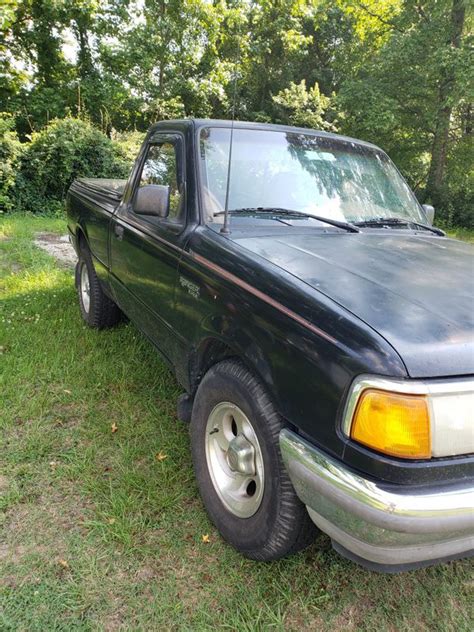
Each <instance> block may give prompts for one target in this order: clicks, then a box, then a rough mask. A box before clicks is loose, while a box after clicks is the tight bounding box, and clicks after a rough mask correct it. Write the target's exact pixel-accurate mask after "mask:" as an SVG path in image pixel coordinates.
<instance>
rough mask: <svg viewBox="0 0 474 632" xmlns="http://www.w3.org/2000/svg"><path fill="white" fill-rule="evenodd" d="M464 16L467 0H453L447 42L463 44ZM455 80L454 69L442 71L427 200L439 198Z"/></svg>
mask: <svg viewBox="0 0 474 632" xmlns="http://www.w3.org/2000/svg"><path fill="white" fill-rule="evenodd" d="M464 18H465V6H464V0H453V4H452V7H451V15H450V24H449V39H448V41H447V45H448V47H452V48H459V47H460V45H461V35H462V31H463V27H464ZM455 81H456V77H455V73H454V68H452V67H448V68H445V69H443V70H442V73H441V77H440V87H439V92H438V114H437V117H436V127H435V132H434V137H433V144H432V146H431V162H430V170H429V173H428V180H427V184H426V196H425V197H426V199H427V200H428V199H429V200H430V201H434V202H436V200H437V199H438V198H439V194H440V192H441V188H442V184H443V179H444V173H445V169H446V157H447V153H448V140H449V127H450V123H451V115H452V111H453V106H452V104H451V103H450V102H449V96H450V94H451V92H452V90H453V87H454V84H455Z"/></svg>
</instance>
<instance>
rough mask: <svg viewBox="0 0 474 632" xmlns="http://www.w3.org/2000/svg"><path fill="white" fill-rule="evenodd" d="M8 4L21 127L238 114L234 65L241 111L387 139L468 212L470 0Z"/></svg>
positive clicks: (9, 54)
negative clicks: (72, 120)
mask: <svg viewBox="0 0 474 632" xmlns="http://www.w3.org/2000/svg"><path fill="white" fill-rule="evenodd" d="M3 5H4V6H3ZM3 5H2V9H1V12H0V34H1V36H0V63H1V64H2V73H1V75H0V110H3V111H5V112H9V113H10V114H11V115H12V116H13V117H14V120H15V127H16V131H17V132H18V135H19V138H20V140H21V141H23V142H25V141H27V140H28V139H29V137H30V136H31V134H32V132H38V131H40V130H42V129H43V128H45V127H46V126H47V125H48V124H49V122H50V121H51V120H54V119H56V118H61V119H62V118H68V117H72V116H75V117H77V118H79V119H85V120H87V121H90V122H91V123H92V124H93V125H95V126H96V127H97V128H99V129H100V130H101V131H102V132H104V133H105V134H106V135H107V136H109V137H115V136H116V135H117V133H122V132H130V131H131V130H140V131H141V132H144V131H145V130H146V129H147V128H148V127H149V126H150V124H151V123H154V122H156V121H158V120H163V119H170V118H177V117H182V116H196V117H210V118H230V114H231V110H232V103H233V101H234V77H235V76H237V77H238V81H237V99H236V108H235V112H236V116H237V118H239V119H248V120H255V121H262V122H272V121H281V122H286V123H293V124H296V125H303V126H309V127H317V128H319V129H334V128H335V127H336V126H337V129H338V130H339V131H340V132H342V133H345V134H348V135H350V136H354V137H357V138H362V139H364V140H369V141H372V142H375V143H376V144H377V145H379V146H381V147H382V148H383V149H384V150H386V151H387V152H388V153H389V154H390V156H391V157H392V158H393V159H394V161H395V162H396V164H397V166H398V167H399V168H400V170H401V171H402V173H403V174H404V175H405V177H406V178H407V179H408V182H409V183H410V185H411V186H412V187H413V188H414V189H415V192H416V194H417V195H418V196H419V197H420V199H421V200H422V201H427V202H432V203H434V204H435V206H436V207H437V212H438V217H441V218H443V220H444V221H446V222H464V223H466V222H467V223H469V222H471V221H472V215H473V211H472V180H470V179H469V178H466V177H464V176H465V174H466V172H469V171H470V170H471V166H472V164H473V162H474V155H473V149H472V147H473V143H472V136H473V129H474V108H473V106H472V103H473V102H474V82H473V74H472V67H473V66H474V47H473V45H472V44H473V36H472V33H473V28H472V27H473V15H474V14H473V13H472V12H471V11H469V5H468V2H467V1H466V0H436V2H434V1H433V0H420V1H417V2H415V3H413V2H407V1H406V0H364V2H359V0H318V1H317V2H316V1H315V0H279V1H278V2H276V1H275V0H256V1H255V2H248V0H213V2H209V0H166V1H165V0H146V1H145V2H138V0H117V1H116V2H106V3H105V4H104V3H100V2H99V1H98V0H70V1H68V2H65V0H54V1H51V0H4V1H3ZM463 170H464V171H463ZM10 190H11V189H10ZM9 195H10V194H9ZM55 195H56V193H55ZM53 199H57V198H53ZM27 206H31V205H30V204H29V203H28V204H27ZM33 206H34V205H33Z"/></svg>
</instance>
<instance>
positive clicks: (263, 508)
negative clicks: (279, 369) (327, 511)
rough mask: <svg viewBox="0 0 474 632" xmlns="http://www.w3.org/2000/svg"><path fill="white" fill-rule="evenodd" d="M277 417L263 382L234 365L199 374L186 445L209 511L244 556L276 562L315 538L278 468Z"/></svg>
mask: <svg viewBox="0 0 474 632" xmlns="http://www.w3.org/2000/svg"><path fill="white" fill-rule="evenodd" d="M283 427H284V424H283V420H282V419H281V417H280V415H279V414H278V412H277V411H276V409H275V408H274V406H273V403H272V401H271V399H270V397H269V396H268V394H267V391H266V390H265V388H264V386H263V385H262V384H261V382H260V381H259V380H258V379H257V378H256V377H255V376H254V375H253V374H252V373H250V372H249V371H248V370H247V369H246V368H245V366H244V365H243V364H242V363H241V362H239V361H237V360H225V361H223V362H220V363H219V364H216V365H215V366H214V367H212V368H211V369H210V370H209V371H208V372H207V373H206V375H205V376H204V378H203V380H202V382H201V384H200V386H199V388H198V391H197V393H196V397H195V400H194V405H193V412H192V419H191V427H190V432H191V447H192V453H193V462H194V469H195V473H196V478H197V482H198V486H199V491H200V493H201V497H202V499H203V501H204V505H205V507H206V509H207V512H208V514H209V516H210V518H211V520H212V521H213V522H214V524H215V525H216V527H217V528H218V530H219V531H220V533H221V534H222V536H223V537H224V538H225V539H226V540H227V541H228V542H229V543H230V544H232V545H233V546H234V547H235V548H236V549H237V550H239V551H240V552H241V553H243V554H244V555H246V556H247V557H250V558H253V559H257V560H272V559H278V558H280V557H283V556H285V555H288V554H291V553H295V552H296V551H298V550H300V549H302V548H304V547H306V546H307V545H308V544H310V543H311V542H312V541H313V539H314V536H315V534H316V527H315V526H314V524H313V523H312V522H311V519H310V518H309V516H308V513H307V511H306V508H305V507H304V505H303V504H302V503H301V501H300V500H299V499H298V497H297V496H296V494H295V491H294V489H293V486H292V484H291V481H290V479H289V477H288V474H287V473H286V470H285V467H284V465H283V462H282V459H281V455H280V448H279V443H278V440H279V434H280V430H281V429H282V428H283Z"/></svg>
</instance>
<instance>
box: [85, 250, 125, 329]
mask: <svg viewBox="0 0 474 632" xmlns="http://www.w3.org/2000/svg"><path fill="white" fill-rule="evenodd" d="M82 274H87V277H88V280H89V305H88V306H87V305H85V304H84V300H85V299H83V294H82V292H81V275H82ZM75 281H76V289H77V294H78V297H79V308H80V310H81V316H82V318H83V320H84V321H85V322H86V323H87V324H88V325H89V327H94V328H95V329H105V328H107V327H113V326H114V325H117V323H119V322H120V321H121V320H122V312H121V311H120V309H119V308H118V307H117V305H116V304H115V303H114V302H113V301H112V299H110V298H109V297H108V296H107V295H106V294H105V293H104V291H103V289H102V287H101V285H100V282H99V279H98V278H97V274H96V271H95V269H94V264H93V263H92V257H91V254H90V252H89V250H88V248H87V246H85V245H83V246H82V247H81V248H80V250H79V259H78V262H77V264H76V275H75Z"/></svg>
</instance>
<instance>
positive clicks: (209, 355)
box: [189, 330, 279, 407]
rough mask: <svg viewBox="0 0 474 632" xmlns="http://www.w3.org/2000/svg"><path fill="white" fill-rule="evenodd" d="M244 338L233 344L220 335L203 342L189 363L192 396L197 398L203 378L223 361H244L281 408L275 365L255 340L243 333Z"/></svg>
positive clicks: (240, 336) (214, 335)
mask: <svg viewBox="0 0 474 632" xmlns="http://www.w3.org/2000/svg"><path fill="white" fill-rule="evenodd" d="M239 333H240V334H241V335H239V336H235V337H233V338H232V340H229V337H226V336H222V335H219V334H217V333H216V332H214V333H212V334H208V335H206V336H205V337H204V338H202V339H201V340H200V341H199V344H198V345H197V346H196V348H195V350H194V352H193V353H192V354H191V356H190V360H189V384H190V392H191V394H192V395H194V394H195V392H196V390H197V388H198V386H199V384H200V382H201V380H202V378H203V377H204V375H205V374H206V373H207V371H209V369H210V368H211V367H212V366H214V365H215V364H217V363H218V362H222V361H223V360H227V359H230V358H235V359H237V360H240V361H241V362H242V364H244V365H245V367H246V368H247V369H248V370H249V371H251V372H252V373H253V374H254V375H255V376H256V377H257V378H258V379H259V380H260V381H261V382H262V383H263V384H264V385H265V387H266V388H267V389H268V391H269V394H270V395H271V397H272V399H273V400H274V402H275V404H276V405H277V407H279V401H278V395H277V390H276V389H275V385H274V382H273V374H272V370H271V364H270V362H269V360H268V359H267V358H265V357H264V356H263V354H262V352H261V349H260V348H259V346H258V345H257V344H256V342H255V341H254V340H251V338H250V337H249V336H248V334H246V333H245V332H244V331H242V330H240V332H239Z"/></svg>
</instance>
